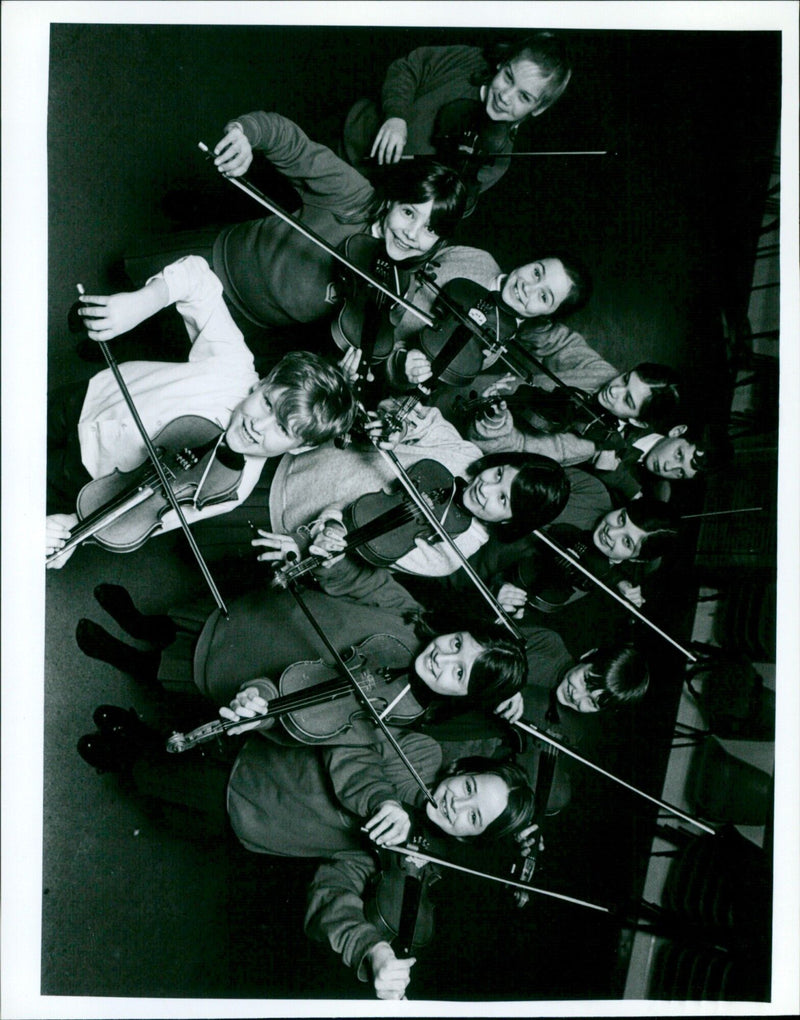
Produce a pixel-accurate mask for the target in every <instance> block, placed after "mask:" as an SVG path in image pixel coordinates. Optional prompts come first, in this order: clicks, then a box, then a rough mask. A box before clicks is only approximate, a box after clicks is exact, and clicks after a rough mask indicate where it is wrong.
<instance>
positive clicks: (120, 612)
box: [94, 584, 175, 648]
mask: <svg viewBox="0 0 800 1020" xmlns="http://www.w3.org/2000/svg"><path fill="white" fill-rule="evenodd" d="M94 597H95V598H96V599H97V601H98V602H99V603H100V605H101V606H102V607H103V609H105V611H106V612H107V613H108V615H109V616H110V617H111V619H112V620H114V621H115V622H116V623H118V624H119V625H120V627H122V629H123V630H124V631H125V633H126V634H130V636H131V637H133V638H138V639H139V640H141V641H149V642H150V644H152V645H155V646H156V647H157V648H166V647H167V645H169V644H172V642H173V641H174V640H175V624H174V622H173V621H172V620H171V619H170V618H169V617H168V616H166V615H159V616H148V615H145V614H144V613H141V612H139V610H138V609H137V608H136V606H135V605H134V604H133V599H132V598H131V596H130V593H129V592H128V591H127V589H125V588H123V587H122V585H119V584H98V585H97V587H96V588H95V590H94Z"/></svg>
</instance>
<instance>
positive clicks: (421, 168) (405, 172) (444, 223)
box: [368, 160, 467, 269]
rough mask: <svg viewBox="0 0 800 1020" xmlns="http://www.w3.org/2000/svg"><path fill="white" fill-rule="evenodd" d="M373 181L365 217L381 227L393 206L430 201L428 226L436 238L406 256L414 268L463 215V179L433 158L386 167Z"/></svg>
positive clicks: (443, 240) (428, 256) (439, 245)
mask: <svg viewBox="0 0 800 1020" xmlns="http://www.w3.org/2000/svg"><path fill="white" fill-rule="evenodd" d="M374 183H375V196H374V198H373V200H372V205H371V207H370V209H369V213H368V218H369V221H370V222H371V223H375V224H376V225H377V226H378V227H379V228H381V229H382V228H383V224H384V222H385V220H386V216H387V214H388V213H389V211H390V210H391V209H392V208H393V207H394V206H396V205H403V204H405V203H411V204H413V205H423V204H424V203H426V202H432V203H433V205H432V208H431V214H430V220H429V226H430V229H431V231H432V232H433V233H434V234H436V235H438V240H437V241H436V243H435V244H434V245H433V246H432V247H431V248H429V249H428V251H426V252H425V254H424V255H422V256H418V257H417V258H411V259H408V260H406V261H405V263H404V268H408V269H413V268H414V267H415V266H417V265H422V264H424V263H425V262H427V261H429V260H430V259H431V258H433V256H434V255H435V254H436V253H437V252H438V251H440V250H441V248H442V247H443V246H444V245H445V243H446V241H447V239H448V238H449V237H452V236H453V233H454V232H455V229H456V227H457V226H458V224H459V222H460V220H461V217H462V216H463V215H464V206H465V203H466V194H467V192H466V188H465V187H464V182H463V181H462V180H461V178H460V177H459V175H458V174H457V173H456V172H455V170H451V169H450V168H449V167H446V166H443V165H442V164H441V163H436V162H434V161H433V160H422V161H420V162H414V163H403V164H401V165H399V166H393V167H387V168H386V169H385V170H383V171H382V172H381V173H380V174H379V175H376V177H375V181H374Z"/></svg>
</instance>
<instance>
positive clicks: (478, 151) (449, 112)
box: [431, 99, 516, 189]
mask: <svg viewBox="0 0 800 1020" xmlns="http://www.w3.org/2000/svg"><path fill="white" fill-rule="evenodd" d="M515 134H516V126H515V125H512V124H509V123H507V122H505V121H494V120H492V119H491V118H490V117H488V116H487V114H486V108H485V106H484V104H483V103H482V102H480V101H479V100H476V99H454V100H452V101H451V102H449V103H445V104H444V106H442V107H441V108H440V109H439V112H438V113H437V115H436V121H435V123H434V127H433V134H432V139H431V140H432V142H433V145H434V148H435V150H436V154H437V157H438V158H439V160H440V161H441V162H442V163H444V164H445V166H450V167H452V168H453V169H454V170H455V171H456V172H457V173H458V174H459V175H460V176H461V178H462V179H463V181H464V183H465V184H466V185H467V186H468V187H470V188H473V189H474V188H475V186H476V185H477V183H478V174H479V172H480V170H481V167H483V166H484V165H486V164H487V163H491V162H493V160H494V159H495V158H496V157H497V156H502V155H503V154H506V153H509V152H510V151H511V150H512V148H513V143H514V135H515Z"/></svg>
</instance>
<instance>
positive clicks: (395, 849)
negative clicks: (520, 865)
mask: <svg viewBox="0 0 800 1020" xmlns="http://www.w3.org/2000/svg"><path fill="white" fill-rule="evenodd" d="M383 849H384V850H391V852H392V853H394V854H403V856H405V857H416V858H418V859H419V860H421V861H427V862H428V863H429V864H440V865H441V866H442V867H445V868H451V869H452V870H453V871H463V872H464V873H465V874H467V875H474V876H475V878H485V879H488V881H490V882H500V883H502V884H503V885H507V886H513V887H514V888H516V889H524V890H525V891H526V892H532V893H537V894H538V895H539V896H550V897H552V898H553V899H556V900H563V901H564V902H566V903H574V904H575V905H576V906H579V907H587V908H588V909H590V910H597V911H600V912H601V913H603V914H610V913H612V910H611V907H604V906H602V905H601V904H599V903H591V902H590V901H589V900H579V899H577V898H576V897H575V896H567V895H565V894H564V893H557V892H553V891H552V890H550V889H541V888H539V887H538V886H535V885H528V884H527V883H526V882H515V881H514V880H513V879H509V878H502V877H501V876H500V875H492V874H491V873H490V872H488V871H477V870H476V869H474V868H467V867H465V866H464V865H463V864H454V863H453V862H452V861H448V860H445V859H444V858H443V857H434V856H433V855H432V854H429V853H427V852H426V851H421V850H418V849H416V848H409V847H407V846H384V847H383Z"/></svg>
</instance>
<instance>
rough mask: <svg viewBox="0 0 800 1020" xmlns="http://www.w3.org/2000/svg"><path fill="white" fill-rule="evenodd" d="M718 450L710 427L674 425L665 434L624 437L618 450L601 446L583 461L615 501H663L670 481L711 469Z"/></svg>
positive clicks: (694, 475) (718, 457)
mask: <svg viewBox="0 0 800 1020" xmlns="http://www.w3.org/2000/svg"><path fill="white" fill-rule="evenodd" d="M720 458H721V453H720V451H719V449H718V447H717V444H715V443H714V441H713V439H712V437H711V435H710V431H709V430H708V429H706V430H702V431H701V430H699V429H698V430H695V429H690V427H689V426H688V425H685V424H681V425H675V426H673V427H672V428H671V429H669V430H668V431H667V432H666V434H664V435H662V434H660V433H659V432H651V433H650V434H649V435H642V436H635V435H631V436H629V437H628V443H627V444H626V446H625V447H624V448H623V449H621V450H604V451H603V452H602V453H600V454H599V455H598V456H597V457H595V458H594V460H593V461H591V462H589V463H588V464H587V465H586V470H587V471H591V472H592V473H593V474H594V475H596V477H597V478H599V479H600V480H601V481H602V482H603V484H604V485H605V486H606V488H607V489H608V490H609V492H611V494H612V495H613V496H614V497H615V499H616V500H617V501H619V502H626V501H628V500H631V499H636V498H637V497H638V496H640V495H641V494H645V495H652V496H655V497H656V498H657V499H661V500H663V501H664V502H667V501H668V500H669V498H670V495H671V483H672V482H677V481H682V480H684V479H691V478H696V477H697V476H698V475H700V474H707V473H708V472H709V471H712V470H714V468H715V467H716V465H717V463H718V462H719V460H720Z"/></svg>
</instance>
